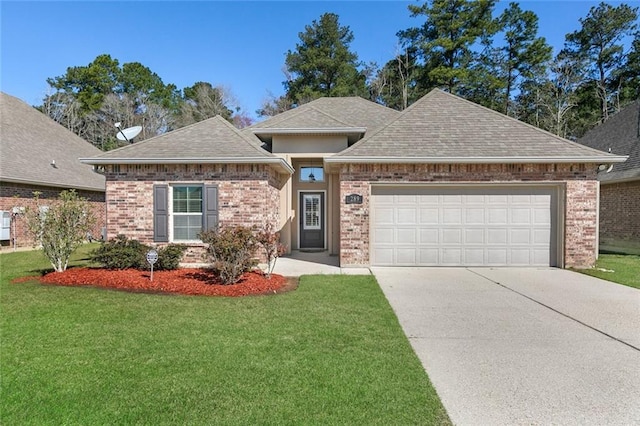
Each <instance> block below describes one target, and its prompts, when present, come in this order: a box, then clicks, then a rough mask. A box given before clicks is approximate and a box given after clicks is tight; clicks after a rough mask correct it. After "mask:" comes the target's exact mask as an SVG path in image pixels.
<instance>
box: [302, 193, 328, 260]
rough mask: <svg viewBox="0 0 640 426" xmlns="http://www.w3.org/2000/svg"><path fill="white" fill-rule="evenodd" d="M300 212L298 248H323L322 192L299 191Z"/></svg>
mask: <svg viewBox="0 0 640 426" xmlns="http://www.w3.org/2000/svg"><path fill="white" fill-rule="evenodd" d="M300 212H301V214H300V215H299V216H300V249H324V248H325V242H324V228H325V224H324V222H325V220H324V192H301V193H300Z"/></svg>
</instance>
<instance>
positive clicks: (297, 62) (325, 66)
mask: <svg viewBox="0 0 640 426" xmlns="http://www.w3.org/2000/svg"><path fill="white" fill-rule="evenodd" d="M298 36H299V38H300V42H299V43H297V44H296V48H295V50H294V51H291V50H289V51H288V52H287V56H286V59H285V65H286V68H287V72H288V73H289V74H290V77H289V78H288V80H287V81H285V82H284V86H285V89H286V95H285V97H286V98H288V99H290V100H291V101H292V102H293V103H294V105H299V104H302V103H304V102H308V101H310V100H313V99H316V98H318V97H321V96H353V95H358V96H366V94H367V90H366V86H365V80H366V77H365V76H364V75H363V74H361V73H360V72H359V70H358V66H360V63H359V62H358V56H357V55H356V54H355V53H354V52H352V51H351V50H349V45H350V44H351V42H352V41H353V33H352V31H351V30H350V29H349V27H348V26H341V25H340V23H339V18H338V15H336V14H334V13H325V14H323V15H322V16H321V17H320V19H319V20H318V21H315V20H314V21H313V22H312V23H311V25H307V26H305V30H304V31H303V32H301V33H299V34H298Z"/></svg>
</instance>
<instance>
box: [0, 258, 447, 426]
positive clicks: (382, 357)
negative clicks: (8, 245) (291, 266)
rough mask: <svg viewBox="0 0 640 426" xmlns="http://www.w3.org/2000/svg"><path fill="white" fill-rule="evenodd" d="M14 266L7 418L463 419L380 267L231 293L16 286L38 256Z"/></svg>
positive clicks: (0, 321) (41, 264) (3, 298)
mask: <svg viewBox="0 0 640 426" xmlns="http://www.w3.org/2000/svg"><path fill="white" fill-rule="evenodd" d="M85 252H86V249H85ZM80 257H82V253H81V254H80ZM76 259H77V258H76ZM78 263H82V262H77V260H76V264H78ZM0 267H1V268H2V269H1V270H2V272H1V279H0V308H1V318H0V342H1V346H0V351H1V352H0V357H1V360H0V374H1V377H2V388H1V395H0V420H1V422H2V424H7V425H10V424H20V425H28V424H34V425H35V424H37V425H39V424H154V425H155V424H242V425H244V424H385V425H386V424H448V423H449V420H448V417H447V415H446V412H445V411H444V409H443V407H442V405H441V403H440V401H439V399H438V397H437V395H436V394H435V391H434V390H433V388H432V386H431V384H430V383H429V380H428V378H427V376H426V374H425V373H424V370H423V368H422V366H421V365H420V362H419V361H418V359H417V357H416V356H415V354H414V353H413V351H412V349H411V346H410V345H409V342H408V341H407V339H406V337H405V336H404V335H403V333H402V330H401V328H400V326H399V324H398V321H397V319H396V317H395V315H394V313H393V311H392V310H391V308H390V306H389V304H388V303H387V301H386V300H385V298H384V295H383V294H382V291H381V290H380V288H379V287H378V285H377V283H376V282H375V279H374V278H373V277H371V276H307V277H303V278H302V279H301V281H300V285H299V288H298V289H297V290H295V291H292V292H289V293H285V294H280V295H274V296H261V297H241V298H218V297H193V296H168V295H152V294H139V293H126V292H120V291H112V290H103V289H96V288H72V287H56V286H44V285H41V284H39V283H38V282H33V281H32V282H26V283H20V284H11V283H10V281H11V279H12V278H15V277H19V276H27V275H34V274H38V273H39V272H40V270H42V269H48V265H47V262H46V261H45V260H44V259H43V258H42V255H41V254H40V253H38V252H23V253H9V254H2V255H0Z"/></svg>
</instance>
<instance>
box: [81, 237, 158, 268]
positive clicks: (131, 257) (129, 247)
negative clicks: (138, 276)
mask: <svg viewBox="0 0 640 426" xmlns="http://www.w3.org/2000/svg"><path fill="white" fill-rule="evenodd" d="M149 250H151V248H150V247H149V246H146V245H144V244H142V243H141V242H139V241H138V240H129V239H127V237H125V236H124V235H118V236H117V237H115V238H113V239H111V240H109V241H107V242H105V243H102V244H101V245H100V247H98V248H97V249H95V250H94V251H93V252H92V253H91V260H92V261H94V262H98V263H101V264H102V265H104V267H105V268H107V269H129V268H135V269H146V268H147V267H148V266H149V265H148V263H147V258H146V253H147V251H149Z"/></svg>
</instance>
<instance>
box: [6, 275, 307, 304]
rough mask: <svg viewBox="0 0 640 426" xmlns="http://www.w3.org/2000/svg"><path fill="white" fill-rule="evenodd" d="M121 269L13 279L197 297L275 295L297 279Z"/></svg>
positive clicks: (292, 286) (294, 286)
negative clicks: (226, 278) (226, 281)
mask: <svg viewBox="0 0 640 426" xmlns="http://www.w3.org/2000/svg"><path fill="white" fill-rule="evenodd" d="M150 275H151V274H150V272H149V271H139V270H137V269H125V270H121V271H117V270H108V269H100V268H70V269H67V270H66V271H64V272H51V273H48V274H46V275H44V276H42V277H23V278H18V279H16V280H14V281H13V282H14V283H17V282H26V281H28V280H35V279H39V281H40V282H42V283H43V284H53V285H62V286H92V287H104V288H110V289H117V290H125V291H133V292H145V293H173V294H184V295H192V296H195V295H201V296H232V297H234V296H249V295H258V294H262V295H266V294H277V293H283V292H285V291H290V290H293V289H295V288H296V287H297V281H296V280H293V279H289V278H285V277H283V276H282V275H276V274H272V275H271V278H270V279H268V278H267V277H266V276H265V275H264V274H262V273H260V272H248V273H245V274H244V275H243V276H242V278H241V279H240V281H239V282H238V283H236V284H231V285H222V284H220V283H219V282H217V281H216V279H215V276H214V275H213V273H212V272H211V271H208V270H206V269H177V270H174V271H154V273H153V281H151V279H150V278H151V276H150Z"/></svg>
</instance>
